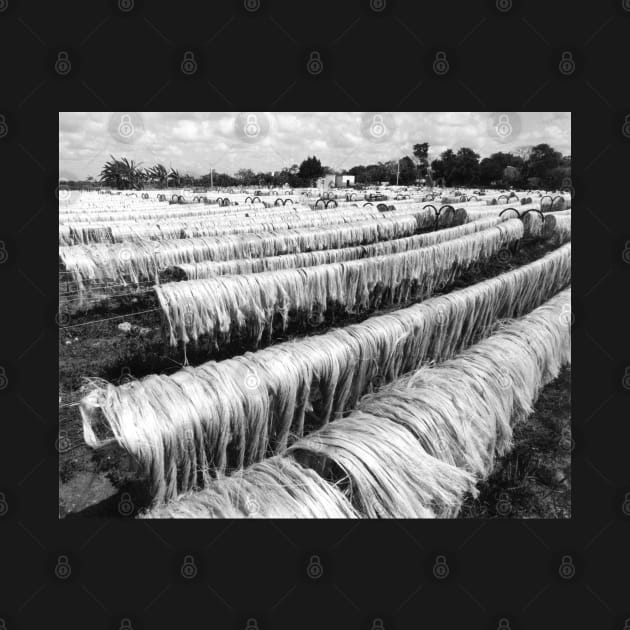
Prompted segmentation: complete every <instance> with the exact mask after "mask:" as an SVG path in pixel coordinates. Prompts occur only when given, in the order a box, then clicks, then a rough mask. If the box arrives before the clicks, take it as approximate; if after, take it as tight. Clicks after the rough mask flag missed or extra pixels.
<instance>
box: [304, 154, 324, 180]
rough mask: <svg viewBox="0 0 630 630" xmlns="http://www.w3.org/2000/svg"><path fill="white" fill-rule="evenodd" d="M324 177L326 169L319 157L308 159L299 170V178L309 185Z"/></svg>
mask: <svg viewBox="0 0 630 630" xmlns="http://www.w3.org/2000/svg"><path fill="white" fill-rule="evenodd" d="M323 175H324V167H323V166H322V163H321V162H320V161H319V160H318V159H317V157H315V156H313V157H307V158H306V159H305V160H304V161H303V162H302V163H301V164H300V168H299V170H298V176H299V178H300V179H301V180H302V181H303V182H304V183H305V184H306V185H307V186H311V185H312V183H313V182H314V181H316V180H318V179H319V178H320V177H323Z"/></svg>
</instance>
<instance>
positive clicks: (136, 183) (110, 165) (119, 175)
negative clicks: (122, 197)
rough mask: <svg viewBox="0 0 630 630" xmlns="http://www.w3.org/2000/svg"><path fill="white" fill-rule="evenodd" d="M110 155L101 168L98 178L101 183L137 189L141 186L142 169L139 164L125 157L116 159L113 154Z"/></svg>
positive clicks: (113, 186)
mask: <svg viewBox="0 0 630 630" xmlns="http://www.w3.org/2000/svg"><path fill="white" fill-rule="evenodd" d="M110 157H111V160H110V161H109V162H105V165H104V166H103V168H102V169H101V174H100V178H99V180H100V181H101V182H102V183H104V184H105V185H107V186H111V187H112V188H119V189H126V188H134V189H136V190H137V189H139V188H141V187H142V180H143V177H142V169H141V168H140V165H139V164H136V163H135V162H134V161H133V160H128V159H127V158H122V159H121V160H117V159H116V158H115V157H114V156H113V155H110Z"/></svg>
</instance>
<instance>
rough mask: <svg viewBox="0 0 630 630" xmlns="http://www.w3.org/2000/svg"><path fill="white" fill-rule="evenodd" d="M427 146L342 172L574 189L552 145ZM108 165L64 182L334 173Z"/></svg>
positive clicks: (278, 181)
mask: <svg viewBox="0 0 630 630" xmlns="http://www.w3.org/2000/svg"><path fill="white" fill-rule="evenodd" d="M428 156H429V144H428V143H426V142H424V143H420V144H415V145H414V146H413V150H412V154H411V155H406V156H404V157H402V158H401V159H398V160H388V161H385V162H377V163H376V164H368V165H357V166H353V167H352V168H350V169H346V170H344V171H343V174H350V175H354V177H355V183H356V185H357V186H372V185H376V184H380V183H387V184H400V185H402V186H409V185H414V184H418V183H421V184H426V185H429V186H448V187H451V186H457V187H487V188H492V187H500V188H508V187H515V188H545V189H550V190H551V189H554V190H555V189H560V188H564V187H566V186H569V185H570V179H571V156H564V155H562V154H561V153H560V152H559V151H557V150H555V149H554V148H553V147H551V146H550V145H548V144H538V145H535V146H532V147H522V148H520V149H518V150H516V151H515V152H514V153H507V152H498V153H493V154H492V155H490V156H488V157H486V158H483V159H480V156H479V154H478V153H476V152H475V151H473V150H472V149H470V148H467V147H462V148H460V149H459V150H457V151H453V150H452V149H447V150H446V151H444V152H442V154H441V155H440V156H439V157H438V158H436V159H434V160H432V161H429V157H428ZM110 157H111V159H110V160H109V161H107V162H106V163H105V164H104V165H103V168H102V169H101V172H100V176H99V178H98V182H94V181H93V180H92V178H88V180H87V181H83V182H66V184H67V185H70V186H72V185H76V186H81V187H85V186H87V187H89V186H93V185H94V184H97V185H100V186H107V187H111V188H117V189H135V190H139V189H142V188H169V187H175V188H181V187H202V188H210V187H211V186H215V187H219V188H222V187H232V186H247V187H256V186H259V187H261V188H262V187H282V186H285V185H288V186H291V187H294V188H298V187H303V186H313V185H315V183H316V181H317V180H318V179H319V178H321V177H323V176H324V175H327V174H332V173H334V171H333V169H332V168H330V167H329V166H325V165H322V163H321V161H320V160H319V159H318V158H317V157H316V156H309V157H307V158H306V159H305V160H303V161H302V162H301V164H299V165H298V164H293V165H292V166H290V167H285V168H283V169H281V170H279V171H266V172H263V171H260V172H255V171H253V170H251V169H240V170H239V171H237V172H236V173H235V174H234V175H230V174H228V173H220V172H216V171H214V170H213V171H212V173H207V174H205V175H201V176H196V177H195V176H193V175H190V174H187V173H180V172H179V171H178V170H176V169H173V168H169V169H167V168H166V167H165V166H164V165H163V164H155V165H153V166H149V167H143V166H142V164H141V163H140V164H138V163H136V162H134V160H128V159H127V158H126V157H123V158H115V157H114V156H110Z"/></svg>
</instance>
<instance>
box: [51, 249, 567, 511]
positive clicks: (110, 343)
mask: <svg viewBox="0 0 630 630" xmlns="http://www.w3.org/2000/svg"><path fill="white" fill-rule="evenodd" d="M546 251H548V249H547V248H546V247H544V246H542V245H540V244H536V243H534V244H523V245H522V246H521V247H520V248H519V249H518V251H514V252H512V253H511V255H510V256H505V255H504V256H502V257H500V258H497V259H495V260H493V261H491V262H489V263H488V264H485V265H483V266H476V267H475V268H473V269H471V270H469V271H468V272H466V273H465V274H463V275H462V276H461V277H460V278H459V279H458V280H457V281H456V282H455V283H454V284H453V285H452V286H450V287H449V288H448V290H449V291H451V290H454V289H457V288H460V287H463V286H468V285H470V284H472V283H474V282H478V281H480V280H483V279H485V278H488V277H492V276H495V275H498V274H499V273H503V272H505V271H508V270H510V269H512V268H514V267H517V266H521V265H523V264H526V263H527V262H530V261H531V260H534V259H536V258H539V257H540V256H542V255H543V254H544V253H546ZM155 308H157V303H156V300H155V297H154V296H153V295H152V294H151V293H147V294H144V295H141V296H139V297H130V296H126V297H120V298H116V299H115V300H111V301H110V302H109V303H107V304H103V305H102V306H100V307H99V308H98V309H96V310H92V311H90V312H89V313H82V312H80V311H78V312H76V313H74V314H73V315H72V316H71V319H70V322H69V323H70V324H71V325H72V326H71V327H68V328H62V329H61V330H60V335H59V396H60V407H59V443H58V450H59V516H60V518H64V517H74V516H124V517H127V516H133V515H135V514H136V513H137V512H138V510H140V509H142V508H143V507H144V506H146V505H147V500H148V497H147V496H146V494H145V491H144V487H143V485H142V483H141V482H140V481H139V480H138V477H137V474H136V472H135V466H134V464H133V462H132V461H131V460H130V458H129V457H128V456H126V455H124V454H123V453H121V451H120V449H118V448H108V449H101V450H99V451H93V450H92V449H90V448H88V447H87V446H86V445H85V443H84V441H83V432H82V426H81V418H80V414H79V411H78V407H77V402H78V400H79V399H80V398H81V395H82V393H83V390H82V386H83V385H84V379H85V377H96V378H102V379H106V380H108V381H110V382H113V383H118V382H123V381H124V380H125V379H128V378H141V377H142V376H145V375H147V374H151V373H154V372H162V373H170V372H173V371H175V370H177V369H179V368H180V367H181V365H182V361H183V353H182V352H181V351H180V350H178V349H170V348H168V347H166V345H165V343H164V341H163V338H162V334H161V323H160V314H159V312H158V311H157V310H152V309H155ZM397 308H399V307H397ZM387 310H391V309H387ZM144 311H150V312H148V313H144ZM383 312H386V311H385V310H384V311H378V312H373V313H365V314H362V315H361V316H360V317H345V318H343V320H341V321H339V320H337V321H334V322H332V321H329V322H328V323H327V324H324V325H322V326H319V327H318V328H317V329H316V330H311V331H309V334H321V333H323V332H325V331H326V330H327V329H328V328H329V327H330V326H331V325H335V326H339V325H347V324H348V323H351V322H355V321H360V320H363V319H366V318H367V317H369V316H371V315H375V314H379V313H383ZM134 313H141V314H138V315H134ZM118 316H120V318H119V319H113V320H110V321H97V320H103V319H104V318H112V317H118ZM127 321H128V322H130V323H132V324H134V325H135V327H134V328H133V329H132V330H131V331H128V332H121V331H120V330H119V329H118V325H119V324H120V323H121V322H127ZM77 324H78V325H77ZM299 332H300V331H297V330H289V331H287V333H285V335H282V336H279V337H277V338H276V339H274V342H278V341H282V340H284V339H287V338H290V337H291V336H294V335H296V334H298V333H299ZM247 349H250V348H247ZM241 352H243V346H242V345H241V344H239V343H238V342H235V343H233V344H231V345H230V346H229V347H227V348H225V349H223V350H222V352H221V353H220V354H216V353H215V354H212V355H209V354H208V353H207V351H203V350H200V351H198V352H197V353H193V352H190V351H189V352H188V360H189V362H190V363H191V365H197V364H199V363H201V362H203V361H207V360H209V359H211V358H212V359H216V360H218V359H222V358H226V357H228V356H233V355H234V354H238V353H241ZM570 403H571V373H570V369H566V370H564V371H563V373H562V374H561V375H560V377H559V378H558V379H557V380H556V381H554V382H553V383H551V384H549V385H548V386H547V387H546V388H545V389H544V391H543V393H542V395H541V397H540V400H539V401H538V404H537V406H536V411H535V413H534V414H533V415H532V416H531V417H530V419H528V421H527V422H525V423H523V424H522V425H520V426H519V427H518V428H517V429H516V432H515V441H514V450H513V451H512V452H511V453H510V455H508V456H507V457H506V458H504V459H503V460H502V461H500V462H499V463H498V465H497V469H496V471H495V472H494V474H493V475H492V476H491V477H490V479H489V480H488V481H487V482H486V483H484V484H482V485H481V486H480V494H479V497H478V498H477V499H475V500H473V499H472V498H471V499H470V500H469V501H467V502H466V503H465V506H464V509H463V512H462V516H463V517H466V518H493V517H501V518H504V517H508V518H538V517H544V518H566V517H569V516H570V509H571V508H570V506H571V501H570V447H571V437H570V418H571V410H570Z"/></svg>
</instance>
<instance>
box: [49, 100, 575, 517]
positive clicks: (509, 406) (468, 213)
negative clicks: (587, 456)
mask: <svg viewBox="0 0 630 630" xmlns="http://www.w3.org/2000/svg"><path fill="white" fill-rule="evenodd" d="M573 194H574V189H573V180H572V176H571V113H570V112H539V111H523V112H407V111H401V112H309V111H306V112H281V111H278V112H94V111H92V112H61V113H60V114H59V182H58V199H59V283H58V284H59V313H58V319H59V322H58V323H59V440H58V445H57V449H58V453H59V516H60V518H67V517H77V516H79V517H86V518H87V517H91V516H100V517H106V518H112V519H117V518H118V519H119V518H139V519H235V518H254V519H331V518H332V519H455V518H459V519H568V518H570V517H571V451H572V445H573V438H572V433H571V326H572V323H573V314H572V309H571V205H572V197H573Z"/></svg>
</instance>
